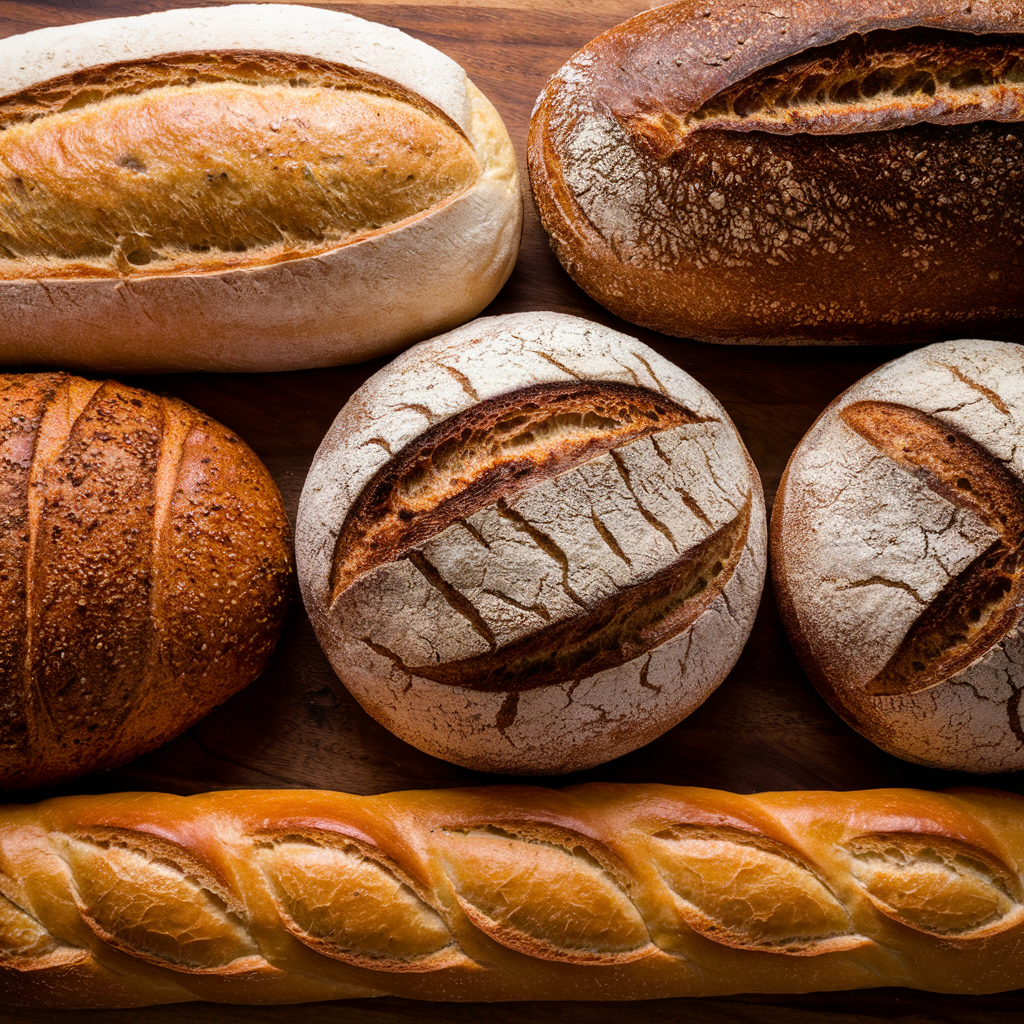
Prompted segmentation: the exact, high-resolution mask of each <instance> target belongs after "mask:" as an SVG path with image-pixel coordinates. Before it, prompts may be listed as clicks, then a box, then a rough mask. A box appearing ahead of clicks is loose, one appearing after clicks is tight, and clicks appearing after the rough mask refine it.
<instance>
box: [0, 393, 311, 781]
mask: <svg viewBox="0 0 1024 1024" xmlns="http://www.w3.org/2000/svg"><path fill="white" fill-rule="evenodd" d="M0 408H2V409H3V410H4V412H5V415H4V418H3V423H4V427H3V430H2V431H0V453H2V456H3V465H4V472H3V475H2V480H0V494H2V501H0V515H2V525H3V530H2V537H0V563H2V565H3V569H2V573H0V575H2V580H0V600H2V602H3V607H4V608H5V610H6V612H5V616H4V621H3V624H2V627H0V682H2V686H0V690H2V693H3V697H2V701H0V786H2V787H3V788H5V789H14V788H24V787H30V786H42V785H48V784H51V783H55V782H60V781H66V780H68V779H71V778H74V777H76V776H78V775H81V774H83V773H85V772H89V771H97V770H99V769H103V768H111V767H114V766H115V765H119V764H123V763H124V762H125V761H128V760H130V759H131V758H133V757H135V756H137V755H139V754H141V753H144V752H145V751H147V750H151V749H152V748H153V747H155V746H157V745H158V744H160V743H162V742H164V741H165V740H168V739H170V738H171V737H172V736H175V735H177V734H178V733H180V732H181V731H182V730H183V729H185V728H186V727H187V726H189V725H191V724H192V723H193V722H194V721H196V720H197V719H198V718H200V717H201V716H202V715H204V714H206V713H207V712H208V711H210V710H211V709H212V708H213V707H214V706H215V705H217V704H219V703H221V702H222V701H224V700H226V699H227V698H228V697H229V696H231V695H232V694H233V693H235V692H236V691H237V690H239V689H241V688H242V687H243V686H245V685H246V684H247V683H249V682H251V681H252V680H253V679H255V678H256V676H257V675H258V674H259V673H260V672H261V671H262V669H263V666H264V664H265V663H266V661H267V659H268V658H269V657H270V653H271V651H272V650H273V647H274V644H275V643H276V641H277V637H278V635H279V633H280V630H281V626H282V623H283V619H284V613H285V609H286V605H287V597H288V590H289V583H290V578H291V554H290V550H289V534H290V531H289V528H288V520H287V518H286V516H285V512H284V507H283V505H282V502H281V496H280V494H279V493H278V491H277V487H276V486H275V485H274V482H273V480H272V479H271V478H270V475H269V474H268V473H267V471H266V469H265V468H264V467H263V465H262V463H261V462H260V461H259V459H258V458H257V457H256V456H255V455H254V454H253V452H252V451H250V450H249V448H248V447H247V446H246V445H245V444H244V443H243V442H242V441H240V440H239V439H238V438H237V437H236V436H235V435H234V434H232V433H231V432H230V431H229V430H227V429H226V428H225V427H223V426H221V425H220V424H219V423H215V422H214V421H213V420H211V419H209V418H208V417H206V416H204V415H203V414H202V413H200V412H198V411H197V410H195V409H193V408H191V407H190V406H188V405H186V404H185V403H184V402H179V401H177V400H175V399H171V398H160V397H158V396H156V395H152V394H149V393H148V392H145V391H139V390H136V389H134V388H128V387H124V386H123V385H120V384H117V383H115V382H113V381H108V382H107V383H100V382H97V381H86V380H82V379H81V378H76V377H69V376H68V375H67V374H33V375H26V376H12V375H3V376H0Z"/></svg>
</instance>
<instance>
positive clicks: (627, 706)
mask: <svg viewBox="0 0 1024 1024" xmlns="http://www.w3.org/2000/svg"><path fill="white" fill-rule="evenodd" d="M296 558H297V563H298V571H299V582H300V584H301V586H302V590H303V596H304V599H305V602H306V608H307V610H308V611H309V614H310V617H311V619H312V622H313V626H314V628H315V630H316V632H317V636H318V637H319V639H320V642H321V644H322V645H323V647H324V650H325V651H326V653H327V656H328V657H329V658H330V660H331V663H332V665H333V666H334V669H335V671H336V672H337V673H338V675H339V676H340V677H341V679H342V680H343V681H344V683H345V684H346V686H348V688H349V689H350V690H351V691H352V692H353V694H355V696H356V697H357V699H358V700H359V701H360V703H362V705H363V706H364V707H365V708H366V710H367V711H368V712H369V713H370V714H371V715H373V716H374V717H375V718H377V719H378V721H380V722H382V723H383V724H384V725H386V726H387V727H388V728H389V729H391V730H392V731H393V732H395V733H397V734H398V735H399V736H400V737H402V738H403V739H405V740H406V741H408V742H410V743H412V744H413V745H414V746H417V747H420V748H421V749H423V750H426V751H427V752H429V753H432V754H435V755H436V756H439V757H443V758H446V759H447V760H450V761H454V762H456V763H458V764H462V765H467V766H470V767H474V768H481V769H486V770H492V771H496V770H500V771H515V772H534V773H537V772H563V771H570V770H572V769H575V768H581V767H584V766H587V765H592V764H596V763H599V762H601V761H606V760H609V759H611V758H613V757H615V756H617V755H619V754H621V753H625V752H626V751H628V750H632V749H634V748H635V747H638V746H640V745H641V744H643V743H646V742H648V741H649V740H651V739H653V738H654V737H655V736H658V735H660V734H661V733H662V732H664V731H665V730H666V729H668V728H669V727H671V726H672V725H674V724H675V723H676V722H678V721H680V720H681V719H682V718H683V717H685V716H686V715H687V714H689V712H690V711H692V710H693V709H694V708H695V707H696V706H697V705H698V704H700V703H701V702H702V701H703V700H704V699H705V698H706V697H707V696H708V694H710V693H711V691H712V690H713V689H714V688H715V687H716V686H717V685H718V684H719V683H720V682H721V681H722V679H723V678H724V677H725V675H726V674H727V673H728V671H729V669H730V668H731V667H732V665H733V663H734V662H735V661H736V658H737V657H738V656H739V652H740V649H741V648H742V646H743V644H744V642H745V641H746V638H747V636H748V634H749V632H750V628H751V626H752V624H753V619H754V614H755V612H756V610H757V604H758V599H759V597H760V593H761V586H762V581H763V574H764V565H765V525H764V505H763V498H762V493H761V485H760V480H759V479H758V476H757V471H756V470H755V468H754V466H753V464H752V463H751V461H750V458H749V456H748V455H747V452H746V449H745V448H744V447H743V443H742V441H741V440H740V438H739V435H738V434H737V433H736V429H735V427H734V426H733V425H732V422H731V421H730V420H729V417H728V416H727V415H726V413H725V411H724V410H723V409H722V407H721V406H720V405H719V404H718V403H717V402H716V401H715V399H714V398H713V397H712V396H711V395H710V394H709V393H708V392H707V391H705V390H704V389H703V388H702V387H701V386H700V385H699V384H697V382H696V381H694V380H693V378H692V377H690V376H689V375H688V374H686V373H684V372H683V371H681V370H680V369H678V368H677V367H675V366H673V365H672V364H670V363H669V362H668V361H667V360H665V359H662V358H661V357H660V356H658V355H657V353H655V352H653V351H652V350H651V349H649V348H647V347H646V346H645V345H642V344H640V343H639V342H638V341H636V340H635V339H633V338H629V337H626V336H625V335H622V334H619V333H617V332H615V331H611V330H608V329H607V328H604V327H601V326H599V325H597V324H594V323H590V322H588V321H584V320H579V319H577V318H575V317H569V316H563V315H559V314H555V313H521V314H514V315H510V316H504V317H493V318H488V319H483V320H477V321H475V322H474V323H472V324H468V325H466V326H465V327H463V328H460V329H459V330H457V331H452V332H451V333H449V334H446V335H443V336H441V337H439V338H435V339H433V340H432V341H430V342H425V343H424V344H422V345H419V346H417V347H416V348H414V349H412V350H411V351H409V352H407V353H404V354H403V355H402V356H400V357H399V358H398V359H396V360H395V361H394V362H393V363H391V364H390V365H389V366H387V367H385V368H384V369H383V370H381V371H380V372H379V373H377V374H376V375H375V376H374V377H372V378H370V380H369V381H368V382H367V383H366V384H365V385H364V386H363V387H362V388H361V389H360V390H359V391H357V392H356V394H355V395H354V396H353V397H352V399H351V400H350V401H349V403H348V404H347V405H346V406H345V408H344V409H343V410H342V411H341V413H340V414H339V415H338V418H337V419H336V420H335V422H334V425H333V426H332V427H331V429H330V431H329V432H328V434H327V436H326V438H325V439H324V441H323V443H322V444H321V446H320V449H319V451H318V452H317V455H316V457H315V459H314V461H313V465H312V467H311V469H310V473H309V476H308V478H307V480H306V485H305V488H304V490H303V494H302V499H301V501H300V505H299V516H298V525H297V527H296Z"/></svg>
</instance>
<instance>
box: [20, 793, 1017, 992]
mask: <svg viewBox="0 0 1024 1024" xmlns="http://www.w3.org/2000/svg"><path fill="white" fill-rule="evenodd" d="M1022 864H1024V799H1022V798H1021V797H1020V796H1017V795H1011V794H1006V793H996V792H991V791H984V790H963V791H954V792H949V793H945V794H933V793H925V792H920V791H914V790H898V789H889V790H877V791H866V792H858V793H800V792H796V793H766V794H762V795H760V796H752V797H747V796H735V795H732V794H730V793H721V792H715V791H712V790H702V789H683V788H673V787H668V786H653V785H648V786H625V785H612V784H591V785H586V786H581V787H576V788H572V789H567V790H564V791H562V792H557V791H549V790H543V789H535V788H527V787H515V788H512V787H494V788H489V789H477V790H450V791H436V792H430V791H423V792H407V793H394V794H390V795H386V796H371V797H359V796H347V795H344V794H340V793H328V792H315V791H307V792H301V791H300V792H294V791H268V792H259V791H252V792H244V791H243V792H221V793H209V794H206V795H203V796H194V797H186V798H182V797H177V796H167V795H162V794H144V793H135V794H115V795H109V796H90V797H69V798H59V799H55V800H50V801H47V802H46V803H43V804H39V805H37V806H30V807H7V808H3V809H2V810H0V893H2V895H0V977H2V979H3V982H2V983H3V989H4V992H5V999H6V1001H7V1003H8V1005H11V1004H14V1005H24V1006H49V1007H113V1006H143V1005H147V1004H153V1003H168V1002H181V1001H186V1000H192V999H202V1000H214V1001H220V1002H244V1003H269V1002H302V1001H307V1000H317V999H347V998H352V997H358V996H374V995H386V994H393V995H399V996H404V997H412V998H419V999H444V1000H460V1001H465V1000H523V999H528V1000H535V999H560V1000H562V999H652V998H664V997H669V996H699V995H725V994H730V993H737V992H807V991H815V990H818V991H821V990H834V989H844V988H859V987H868V986H870V987H875V986H879V985H900V986H905V987H910V988H921V989H926V990H929V991H935V992H962V993H984V992H1000V991H1004V990H1007V989H1013V988H1018V987H1020V986H1022V985H1024V956H1022V953H1024V888H1022V877H1021V865H1022Z"/></svg>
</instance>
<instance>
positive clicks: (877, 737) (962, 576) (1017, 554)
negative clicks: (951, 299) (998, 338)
mask: <svg viewBox="0 0 1024 1024" xmlns="http://www.w3.org/2000/svg"><path fill="white" fill-rule="evenodd" d="M1022 424H1024V348H1021V346H1019V345H1011V344H1008V343H1001V342H993V341H950V342H943V343H941V344H937V345H931V346H928V347H927V348H923V349H919V350H918V351H916V352H913V353H911V354H910V355H907V356H904V357H903V358H901V359H897V360H895V361H894V362H892V363H889V364H887V365H886V366H883V367H882V368H881V369H879V370H876V371H875V372H874V373H872V374H869V375H868V376H867V377H865V378H864V379H863V380H861V381H859V382H858V383H857V384H855V385H854V386H853V387H852V388H850V389H849V390H848V391H847V392H846V393H845V394H843V395H841V396H840V397H839V398H838V399H836V401H835V402H833V403H832V405H830V406H829V407H828V409H826V410H825V412H824V413H822V415H821V416H820V417H819V419H818V421H817V422H816V423H815V424H814V426H813V427H812V428H811V429H810V430H809V431H808V433H807V435H806V436H805V437H804V439H803V440H802V441H801V442H800V445H799V446H798V448H797V449H796V451H795V452H794V453H793V456H792V458H791V459H790V461H789V466H788V467H787V469H786V473H785V475H784V477H783V481H782V484H781V486H780V488H779V494H778V498H777V500H776V504H775V510H774V512H773V515H772V576H773V579H774V582H775V592H776V595H777V597H778V600H779V607H780V610H781V612H782V616H783V621H784V622H785V624H786V627H787V629H788V631H789V635H790V638H791V640H792V641H793V645H794V647H795V648H796V651H797V653H798V655H799V656H800V660H801V662H802V663H803V665H804V668H805V669H806V670H807V672H808V674H809V675H810V677H811V679H812V680H813V681H814V683H815V685H816V686H817V687H818V688H819V689H820V690H821V692H822V694H823V695H824V696H825V697H826V699H827V700H828V701H829V702H830V703H831V704H832V706H833V707H834V708H835V709H836V710H837V711H838V712H839V713H840V714H841V715H842V716H843V717H844V718H845V719H846V720H847V721H848V722H849V723H850V724H851V725H852V726H853V727H854V728H855V729H858V730H859V731H860V732H862V733H863V734H864V735H865V736H867V737H868V739H870V740H873V741H874V742H875V743H877V744H878V745H879V746H881V747H884V748H885V749H886V750H888V751H890V752H891V753H894V754H897V755H899V756H900V757H905V758H908V759H910V760H912V761H919V762H921V763H923V764H930V765H936V766H939V767H944V768H956V769H960V770H964V771H975V772H993V771H1016V770H1020V769H1021V768H1024V719H1022V712H1024V708H1022V707H1021V702H1020V697H1021V692H1022V688H1024V637H1022V629H1021V614H1022V611H1024V602H1022V588H1024V562H1022V560H1021V548H1022V545H1024V455H1022V452H1024V445H1022V444H1021V442H1022V440H1024V429H1022Z"/></svg>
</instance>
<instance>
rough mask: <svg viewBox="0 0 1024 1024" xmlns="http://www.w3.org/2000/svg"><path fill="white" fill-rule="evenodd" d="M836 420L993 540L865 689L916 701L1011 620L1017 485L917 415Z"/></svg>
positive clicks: (1021, 506)
mask: <svg viewBox="0 0 1024 1024" xmlns="http://www.w3.org/2000/svg"><path fill="white" fill-rule="evenodd" d="M840 416H841V418H842V420H843V422H845V423H846V424H847V425H848V426H849V427H850V428H851V429H852V430H855V431H856V432H857V433H858V434H860V435H861V437H863V438H864V439H865V440H867V441H869V442H870V443H871V444H873V445H874V446H875V447H876V448H878V449H879V450H880V451H882V452H883V453H884V454H885V455H887V456H888V457H889V458H890V459H892V460H893V462H895V463H896V465H897V466H899V467H900V468H902V469H904V470H906V471H907V472H908V473H911V474H913V475H914V476H915V477H917V478H918V479H919V480H921V481H922V482H923V483H924V484H926V485H927V486H928V487H930V488H931V489H932V490H933V491H935V492H936V493H937V494H940V495H941V496H942V497H944V498H945V499H946V500H947V501H949V502H951V503H953V504H955V505H959V506H961V507H962V508H966V509H969V510H970V511H971V512H973V513H975V514H976V515H977V516H979V517H980V518H981V519H983V520H984V521H985V523H986V524H987V525H988V526H990V527H991V528H992V529H993V530H995V531H996V532H997V533H998V534H999V539H998V540H997V541H995V542H994V543H993V544H992V545H991V547H989V548H988V550H987V551H985V552H983V553H982V554H981V555H980V556H979V557H978V558H976V559H975V560H974V561H973V562H972V563H971V564H970V565H968V566H967V568H966V569H964V570H963V572H961V573H960V575H959V576H957V577H956V578H955V579H952V580H950V582H949V583H948V584H947V585H946V586H945V587H944V588H943V589H942V591H941V592H940V593H939V595H938V596H937V597H936V598H935V600H934V601H932V603H931V605H929V607H928V608H926V609H925V610H924V612H922V614H921V615H920V616H919V617H918V619H917V621H915V622H914V624H913V625H912V626H911V627H910V629H909V631H908V632H907V635H906V636H905V637H904V639H903V642H902V643H901V644H900V646H899V648H898V649H897V651H896V653H895V654H894V655H893V656H892V658H891V659H890V660H889V663H888V664H887V665H886V666H885V668H884V669H882V671H881V672H880V673H879V674H878V675H877V676H876V677H875V678H874V679H873V680H871V681H870V682H869V683H868V684H867V692H868V693H871V694H877V695H882V694H909V693H916V692H918V691H920V690H924V689H927V688H928V687H930V686H935V685H936V684H938V683H941V682H942V681H943V680H944V679H947V678H948V677H949V676H952V675H955V674H956V673H957V672H962V671H963V670H964V669H965V668H967V667H968V666H969V665H970V664H971V663H972V662H974V661H976V660H977V659H978V658H980V657H981V656H982V655H983V654H985V652H986V651H988V650H989V649H990V648H991V647H992V646H993V645H995V644H996V643H998V642H999V641H1000V640H1002V639H1003V638H1004V637H1005V636H1006V634H1007V633H1008V632H1009V630H1010V629H1012V628H1013V627H1014V626H1015V625H1016V624H1017V622H1018V621H1019V620H1020V617H1021V612H1022V607H1021V605H1022V601H1024V564H1022V563H1021V557H1020V555H1021V545H1022V544H1024V485H1022V484H1021V482H1020V481H1019V480H1018V479H1017V478H1016V477H1015V476H1014V475H1013V474H1012V473H1010V472H1009V470H1007V469H1006V467H1005V466H1003V465H1002V464H1001V463H1000V462H998V461H997V460H996V459H995V458H993V456H992V455H991V454H990V453H989V452H987V451H985V449H984V448H982V447H981V446H980V445H978V444H977V443H976V442H974V441H972V440H971V439H970V438H968V437H966V436H965V435H964V434H962V433H960V432H959V431H958V430H955V429H954V428H953V427H950V426H949V425H948V424H945V423H942V422H941V421H940V420H937V419H935V418H934V417H932V416H929V415H927V414H926V413H923V412H920V411H918V410H916V409H910V408H908V407H906V406H902V405H894V404H891V403H888V402H855V403H853V404H852V405H848V406H847V407H846V408H845V409H843V410H842V412H841V413H840Z"/></svg>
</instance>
